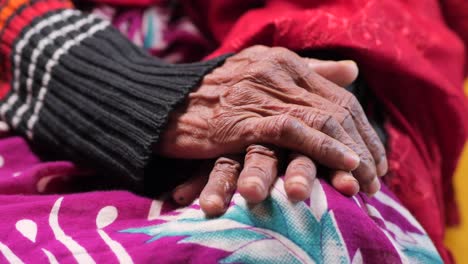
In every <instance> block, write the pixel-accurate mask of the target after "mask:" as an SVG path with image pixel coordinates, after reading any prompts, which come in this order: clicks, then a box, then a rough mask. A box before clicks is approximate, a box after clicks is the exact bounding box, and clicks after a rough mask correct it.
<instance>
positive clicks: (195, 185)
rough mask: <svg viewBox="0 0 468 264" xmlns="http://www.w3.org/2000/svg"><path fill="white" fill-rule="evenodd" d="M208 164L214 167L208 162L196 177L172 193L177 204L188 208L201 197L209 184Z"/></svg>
mask: <svg viewBox="0 0 468 264" xmlns="http://www.w3.org/2000/svg"><path fill="white" fill-rule="evenodd" d="M208 164H211V165H212V163H208V162H207V163H206V165H203V166H202V168H201V169H200V170H199V171H198V172H197V173H196V174H195V176H194V177H192V178H191V179H189V180H188V181H187V182H185V183H183V184H181V185H179V186H177V187H176V188H175V189H174V191H173V192H172V199H173V200H174V201H175V202H176V203H177V204H179V205H182V206H187V205H189V204H191V203H192V202H193V201H194V200H195V199H196V198H197V197H198V196H199V195H200V193H201V192H202V190H203V188H204V187H205V185H206V183H207V182H208V173H209V170H207V166H208Z"/></svg>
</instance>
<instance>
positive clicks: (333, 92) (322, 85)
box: [300, 71, 388, 176]
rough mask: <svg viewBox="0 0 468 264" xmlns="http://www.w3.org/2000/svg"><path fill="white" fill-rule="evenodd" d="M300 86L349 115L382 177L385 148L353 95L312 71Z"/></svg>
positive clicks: (386, 168) (385, 162)
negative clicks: (334, 104) (337, 106)
mask: <svg viewBox="0 0 468 264" xmlns="http://www.w3.org/2000/svg"><path fill="white" fill-rule="evenodd" d="M300 86H301V87H304V88H306V89H307V90H309V91H311V92H313V93H316V94H317V95H319V96H322V97H324V98H325V99H327V100H329V101H330V102H333V103H336V104H338V105H340V106H341V107H343V108H344V109H346V110H347V111H348V112H349V113H350V115H351V117H352V118H353V121H354V123H355V126H356V128H357V130H358V132H359V134H360V135H361V137H362V139H363V140H364V142H365V143H366V145H367V148H368V149H369V151H370V153H371V154H372V157H373V158H374V160H375V162H376V168H377V174H378V175H379V176H382V175H384V174H385V173H386V172H387V170H388V164H387V158H386V153H385V148H384V146H383V144H382V142H381V141H380V139H379V137H378V136H377V133H376V132H375V130H374V129H373V127H372V126H371V125H370V124H369V121H368V119H367V117H366V115H365V113H364V110H363V109H362V107H361V105H360V103H359V102H358V101H357V99H356V98H355V97H354V95H352V94H351V93H350V92H348V91H346V90H345V89H342V88H341V87H338V86H337V85H335V84H334V83H332V82H330V81H328V80H326V79H325V78H323V77H321V76H319V75H318V74H316V73H314V72H312V71H310V72H309V73H307V74H304V75H303V81H302V83H300Z"/></svg>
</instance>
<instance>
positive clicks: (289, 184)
mask: <svg viewBox="0 0 468 264" xmlns="http://www.w3.org/2000/svg"><path fill="white" fill-rule="evenodd" d="M290 158H291V162H290V163H289V164H288V167H287V169H286V174H285V178H284V188H285V190H286V193H287V195H288V198H289V199H290V200H291V201H304V200H306V199H307V198H309V197H310V193H311V191H312V183H313V182H314V180H315V177H316V175H317V168H316V167H315V164H314V162H313V161H312V160H311V159H310V158H309V157H307V156H304V155H302V154H298V153H293V154H291V156H290Z"/></svg>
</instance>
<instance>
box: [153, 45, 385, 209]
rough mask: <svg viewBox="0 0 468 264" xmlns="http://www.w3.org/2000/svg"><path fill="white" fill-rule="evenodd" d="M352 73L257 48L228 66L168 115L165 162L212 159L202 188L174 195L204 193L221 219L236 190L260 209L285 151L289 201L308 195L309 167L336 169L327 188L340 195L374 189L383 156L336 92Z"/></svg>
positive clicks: (356, 110) (192, 184)
mask: <svg viewBox="0 0 468 264" xmlns="http://www.w3.org/2000/svg"><path fill="white" fill-rule="evenodd" d="M356 75H357V67H356V65H355V64H354V63H353V62H349V61H345V62H327V61H318V60H313V59H305V58H301V57H299V56H297V55H296V54H295V53H293V52H290V51H288V50H286V49H283V48H267V47H263V46H254V47H251V48H249V49H246V50H244V51H242V52H241V53H239V54H236V55H234V56H232V57H231V58H229V59H227V60H226V62H225V64H224V65H223V66H221V67H219V68H218V69H216V70H214V71H213V72H212V73H211V74H208V75H207V76H205V78H204V80H203V82H202V84H201V86H200V87H199V88H198V89H197V90H195V91H194V92H192V93H191V94H190V95H189V97H188V100H187V103H186V105H184V106H183V107H181V108H180V109H178V110H177V111H176V112H175V113H173V115H172V116H171V119H170V122H169V125H168V128H167V130H166V131H165V133H163V137H162V140H161V144H160V145H159V146H158V149H157V151H158V152H159V153H160V154H162V155H165V156H169V157H175V158H189V159H211V158H216V157H219V158H218V159H217V160H216V162H215V165H214V167H213V169H212V171H211V173H210V175H209V177H208V180H207V179H206V177H203V176H202V175H203V174H202V173H200V176H196V177H194V178H192V179H191V180H190V181H189V182H187V183H185V184H183V185H182V186H179V187H178V188H176V190H175V192H174V197H180V196H183V197H185V199H184V201H185V202H188V201H190V200H192V199H193V198H195V196H196V194H197V193H198V192H199V191H200V190H202V192H201V195H200V205H201V207H202V209H203V210H204V211H205V212H206V213H207V215H218V214H221V213H223V212H224V210H225V208H226V206H227V204H228V203H229V201H230V199H231V197H232V194H233V193H234V191H235V190H236V189H237V190H238V191H239V192H240V193H241V195H243V196H244V197H245V198H246V199H247V200H248V201H249V202H253V203H256V202H260V201H262V200H264V199H265V198H266V197H267V195H268V192H269V188H270V186H271V185H272V184H273V182H274V180H275V179H276V177H277V172H278V171H277V170H278V162H279V159H284V158H283V157H281V156H282V155H281V154H282V153H284V151H283V150H282V149H285V150H288V151H290V152H291V154H289V157H288V160H289V164H288V166H287V168H286V173H285V189H286V192H287V193H288V196H289V198H290V199H291V200H293V201H300V200H304V199H307V198H308V196H309V195H310V190H311V188H312V182H313V180H314V179H315V176H316V164H315V162H317V163H318V164H320V165H323V166H326V167H328V168H330V169H333V170H335V172H334V173H332V175H331V178H330V180H331V183H332V185H333V186H334V187H335V188H337V189H338V190H339V191H341V192H342V193H344V194H347V195H353V194H355V193H356V192H357V191H358V190H359V189H361V190H362V191H364V192H366V193H368V194H371V195H372V194H373V193H375V192H376V191H378V190H379V188H380V184H379V181H378V180H377V175H379V176H380V175H383V174H385V173H386V171H387V162H386V156H385V149H384V147H383V146H382V144H381V142H380V140H379V139H378V137H377V135H376V133H375V132H374V130H373V129H372V127H371V126H370V124H369V122H368V121H367V118H366V116H365V114H364V112H363V110H362V108H361V106H360V105H359V103H358V102H357V100H356V99H355V97H354V96H353V95H352V94H350V93H349V92H347V91H346V90H344V89H343V88H341V87H340V85H341V86H342V85H347V84H349V83H350V82H352V81H353V80H354V79H355V77H356ZM327 79H328V80H327ZM241 153H245V157H244V158H242V156H239V155H234V154H241ZM350 171H352V175H351V174H350V173H349V172H350ZM356 180H357V181H356ZM178 200H179V199H178Z"/></svg>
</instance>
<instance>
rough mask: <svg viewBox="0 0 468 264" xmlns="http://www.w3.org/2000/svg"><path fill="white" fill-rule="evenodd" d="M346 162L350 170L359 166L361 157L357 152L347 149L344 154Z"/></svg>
mask: <svg viewBox="0 0 468 264" xmlns="http://www.w3.org/2000/svg"><path fill="white" fill-rule="evenodd" d="M344 162H345V166H346V167H347V168H349V169H350V170H355V169H356V168H357V167H358V166H359V163H360V162H361V159H360V158H359V156H358V155H357V154H356V153H354V152H352V151H347V152H346V153H345V156H344Z"/></svg>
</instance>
